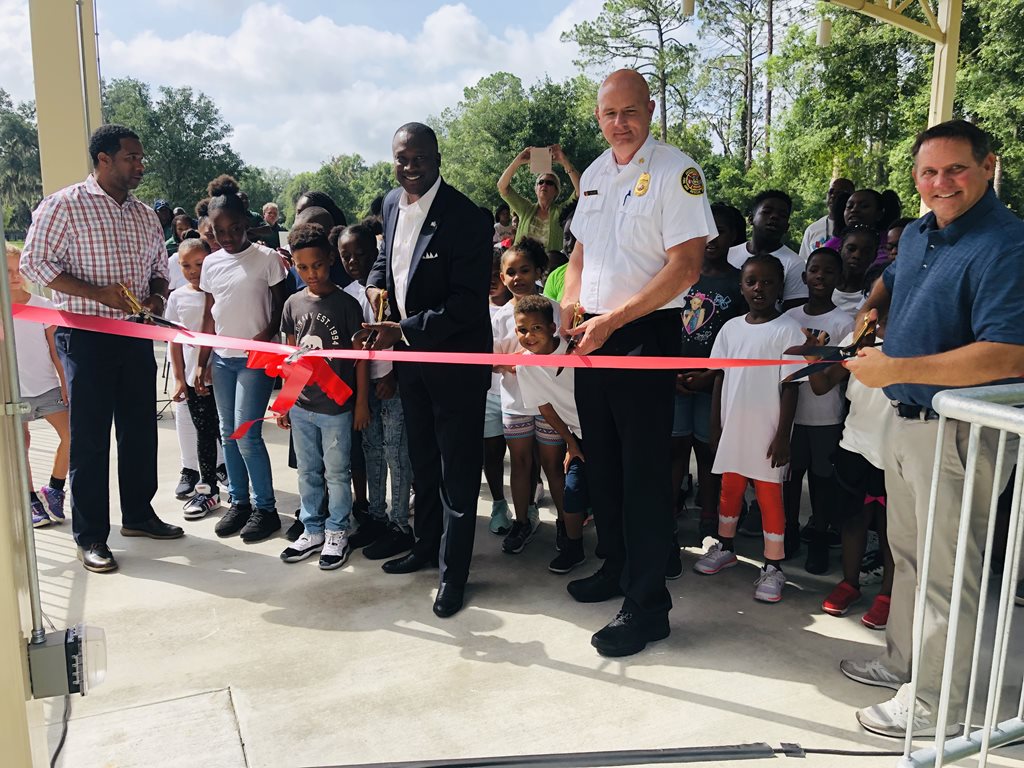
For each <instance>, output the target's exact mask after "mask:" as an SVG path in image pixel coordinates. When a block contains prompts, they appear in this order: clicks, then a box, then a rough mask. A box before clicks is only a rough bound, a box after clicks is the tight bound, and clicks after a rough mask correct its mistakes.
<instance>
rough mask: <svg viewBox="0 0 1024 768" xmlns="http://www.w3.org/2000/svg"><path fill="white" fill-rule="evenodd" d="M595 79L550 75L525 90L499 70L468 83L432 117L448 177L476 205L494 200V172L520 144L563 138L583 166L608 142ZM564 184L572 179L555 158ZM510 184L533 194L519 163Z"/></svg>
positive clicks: (559, 141) (567, 151)
mask: <svg viewBox="0 0 1024 768" xmlns="http://www.w3.org/2000/svg"><path fill="white" fill-rule="evenodd" d="M596 106H597V84H596V83H594V82H593V81H591V80H590V79H588V78H587V77H585V76H583V75H580V76H578V77H575V78H572V79H569V80H566V81H564V82H561V83H555V82H553V81H551V80H550V79H545V80H543V81H542V82H539V83H536V84H535V85H533V86H531V87H530V88H529V90H524V88H523V85H522V82H521V81H520V80H519V78H518V77H516V76H515V75H511V74H509V73H507V72H498V73H495V74H493V75H489V76H487V77H484V78H483V79H481V80H480V81H479V82H478V83H477V84H476V85H474V86H472V87H470V88H466V89H465V91H464V95H463V99H462V101H460V102H459V103H458V105H456V106H455V107H453V108H450V109H446V110H445V111H444V112H443V113H442V114H441V116H440V117H439V118H434V119H433V120H432V121H431V122H432V125H433V127H434V129H435V130H436V131H437V134H438V141H439V143H440V145H441V172H442V174H443V175H444V178H445V180H446V181H447V182H448V183H450V184H452V185H454V186H455V187H456V188H458V189H459V190H461V191H462V192H464V193H465V194H466V195H468V196H469V197H470V198H471V199H473V200H474V201H476V202H477V203H478V204H479V205H484V206H486V207H488V208H492V209H493V208H494V207H495V206H496V205H497V204H498V203H499V202H500V201H501V198H500V197H499V195H498V189H497V182H498V178H499V177H500V176H501V174H502V173H504V171H505V168H506V167H507V166H508V164H509V163H510V162H512V159H513V158H514V157H515V156H516V155H518V154H519V152H520V151H522V150H523V149H524V148H525V147H542V146H548V145H550V144H561V145H562V149H563V151H564V152H565V154H566V156H567V157H568V158H569V159H570V160H571V161H572V162H573V164H574V165H575V166H576V167H577V168H578V169H580V170H581V171H582V170H583V169H584V168H586V167H587V165H589V164H590V163H591V162H593V160H594V159H595V158H596V157H597V156H598V155H600V154H601V152H603V151H604V149H605V144H604V139H603V138H602V137H601V132H600V130H599V129H598V127H597V120H596V119H595V118H594V109H595V108H596ZM554 171H555V173H557V174H559V175H560V176H561V179H562V189H563V190H564V189H566V188H568V185H569V179H568V177H567V176H566V175H565V174H564V173H563V171H562V169H561V168H560V167H559V166H557V165H556V166H555V167H554ZM513 185H514V186H515V188H516V189H518V190H519V191H520V193H521V194H524V195H528V196H529V195H532V194H533V180H532V178H531V177H530V176H529V173H528V172H527V170H522V171H520V173H518V174H517V176H516V178H515V179H514V180H513Z"/></svg>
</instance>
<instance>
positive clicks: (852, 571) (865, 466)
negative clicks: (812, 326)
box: [809, 323, 893, 629]
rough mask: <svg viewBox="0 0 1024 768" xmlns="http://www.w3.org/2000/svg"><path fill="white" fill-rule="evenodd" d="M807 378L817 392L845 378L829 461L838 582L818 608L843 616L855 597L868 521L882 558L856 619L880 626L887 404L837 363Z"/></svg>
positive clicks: (887, 563) (887, 583)
mask: <svg viewBox="0 0 1024 768" xmlns="http://www.w3.org/2000/svg"><path fill="white" fill-rule="evenodd" d="M884 331H885V328H884V326H883V325H882V324H881V323H879V324H878V327H877V328H876V329H875V335H876V336H877V337H878V338H881V337H882V335H883V334H884ZM869 340H870V339H869ZM839 343H840V344H842V345H847V344H851V343H853V334H852V333H849V334H847V335H846V337H845V338H843V340H842V341H840V342H839ZM809 380H810V387H811V389H812V390H813V391H814V392H815V393H821V394H824V393H828V392H838V389H837V388H838V386H839V385H840V384H841V383H843V382H844V381H845V382H848V383H847V385H846V398H847V399H848V400H849V401H850V412H849V414H848V415H847V417H846V423H845V425H844V426H843V436H842V438H841V439H840V441H839V446H838V449H837V451H836V453H835V456H834V457H833V459H832V463H833V465H834V466H835V477H836V481H837V484H838V491H839V493H838V508H839V516H840V518H841V521H842V533H843V537H842V542H843V548H842V563H843V580H842V581H841V582H839V584H837V585H836V587H835V589H833V590H832V592H831V593H829V595H828V597H826V598H825V600H824V602H822V605H821V608H822V610H823V611H824V612H825V613H828V614H830V615H832V616H843V615H845V614H846V612H847V611H849V609H850V606H852V605H853V604H854V603H856V602H857V601H859V600H860V598H861V592H860V586H861V585H860V573H861V562H862V560H863V558H864V551H865V549H866V548H867V534H868V529H869V528H870V527H871V525H872V523H873V524H874V526H875V530H876V531H877V532H878V550H879V552H880V553H881V559H882V566H883V568H882V586H881V588H880V589H879V591H878V595H877V596H876V597H875V599H874V602H872V604H871V607H870V608H869V609H868V611H867V613H865V614H864V615H863V616H862V617H861V623H862V624H864V626H866V627H868V628H869V629H885V625H886V624H887V623H888V620H889V602H890V597H891V595H892V580H893V560H892V552H891V551H890V549H889V540H888V537H887V536H886V514H885V513H886V507H885V501H886V499H885V472H884V471H883V468H882V446H884V445H885V443H886V437H887V433H888V430H889V425H890V424H891V423H892V420H893V415H892V404H891V403H890V402H889V398H887V397H886V396H885V392H883V391H882V390H881V389H879V388H877V387H865V386H864V385H863V384H861V383H860V382H859V381H858V380H857V377H856V376H853V375H852V374H851V373H850V371H849V370H847V369H846V368H845V367H844V366H842V365H840V364H836V365H833V366H831V367H829V368H827V369H825V370H824V371H822V372H820V373H815V374H811V376H810V377H809Z"/></svg>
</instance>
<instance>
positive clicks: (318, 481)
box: [288, 405, 352, 533]
mask: <svg viewBox="0 0 1024 768" xmlns="http://www.w3.org/2000/svg"><path fill="white" fill-rule="evenodd" d="M288 416H289V418H290V419H291V423H292V441H293V443H294V445H295V458H296V460H297V462H298V465H299V499H300V502H301V504H300V506H301V510H300V511H299V520H301V521H302V524H303V525H304V526H306V532H307V533H323V531H324V528H325V527H326V528H327V529H328V530H331V531H347V530H349V528H350V527H351V525H350V522H349V518H350V515H351V514H352V484H351V481H352V460H351V454H352V411H347V412H346V413H337V414H324V413H314V412H313V411H307V410H306V409H305V408H302V407H300V406H298V405H296V406H295V407H293V408H292V409H291V410H290V411H289V412H288ZM325 490H326V492H327V506H326V510H325V509H324V503H323V502H324V491H325ZM325 512H326V514H325Z"/></svg>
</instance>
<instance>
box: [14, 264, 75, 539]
mask: <svg viewBox="0 0 1024 768" xmlns="http://www.w3.org/2000/svg"><path fill="white" fill-rule="evenodd" d="M20 260H21V251H19V250H18V249H17V248H14V247H13V246H10V245H9V246H7V282H8V283H9V284H10V287H11V301H13V302H14V303H15V304H27V305H28V306H30V307H46V308H47V309H53V308H54V307H53V304H51V303H50V302H49V301H48V300H47V299H44V298H43V297H42V296H35V295H33V294H31V293H29V292H28V291H27V290H25V283H24V281H23V280H22V277H21V272H20V271H19V268H18V263H19V261H20ZM56 330H57V327H56V326H54V325H47V326H44V325H41V324H39V323H30V322H28V321H27V320H19V319H18V318H14V346H15V349H16V350H17V353H18V384H19V386H20V389H21V400H22V401H23V402H24V403H25V404H26V405H27V406H28V413H25V414H23V415H22V429H23V431H24V437H25V452H26V463H25V466H26V467H27V468H28V471H29V478H28V487H29V488H30V489H32V490H30V491H29V495H30V497H31V507H32V525H33V527H35V528H42V527H43V526H46V525H49V524H50V523H51V522H53V523H62V522H64V486H65V483H66V482H67V477H68V462H69V460H70V457H71V426H70V424H69V422H68V387H67V383H66V381H65V379H64V367H63V366H62V365H61V364H60V358H59V357H58V356H57V346H56V344H55V343H54V340H53V339H54V333H55V331H56ZM37 419H46V422H47V423H48V424H49V425H50V426H51V427H53V429H54V431H56V433H57V437H58V438H59V439H60V443H59V444H58V445H57V452H56V453H55V454H54V457H53V469H52V470H51V471H50V480H49V482H48V483H47V484H46V485H44V486H42V487H41V488H40V489H39V490H38V491H36V490H34V489H33V485H32V468H31V466H30V464H29V462H28V460H27V459H28V449H29V442H30V440H31V434H30V433H29V429H28V423H29V422H30V421H35V420H37Z"/></svg>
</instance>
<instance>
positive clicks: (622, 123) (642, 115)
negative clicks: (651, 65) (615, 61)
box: [594, 69, 654, 163]
mask: <svg viewBox="0 0 1024 768" xmlns="http://www.w3.org/2000/svg"><path fill="white" fill-rule="evenodd" d="M594 114H595V115H596V116H597V122H598V124H599V125H600V126H601V133H602V134H603V135H604V138H605V140H606V141H607V142H608V145H609V146H610V147H611V148H612V151H613V152H614V154H615V159H616V160H617V161H618V162H620V163H626V162H629V160H631V159H632V157H633V155H635V154H636V151H637V150H638V149H640V147H641V146H642V145H643V143H644V142H645V141H647V137H648V136H649V135H650V133H651V117H652V116H653V115H654V102H653V101H652V100H651V89H650V88H649V87H648V85H647V81H646V80H644V78H643V75H641V74H640V73H639V72H637V71H636V70H633V69H620V70H617V71H615V72H612V73H611V74H610V75H608V77H606V78H605V80H604V82H603V83H601V87H600V88H599V89H598V91H597V109H596V110H595V112H594Z"/></svg>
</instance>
